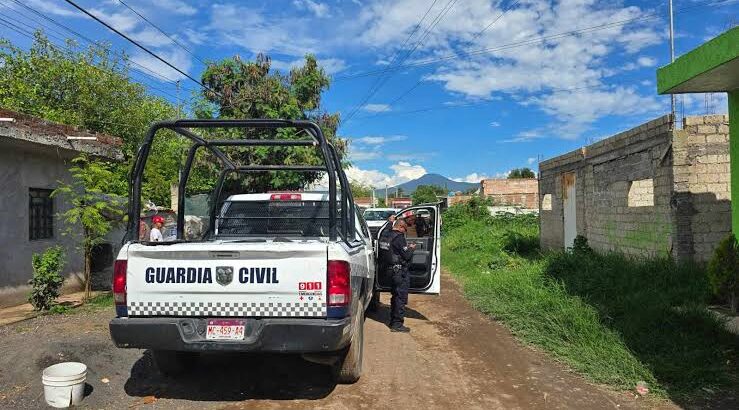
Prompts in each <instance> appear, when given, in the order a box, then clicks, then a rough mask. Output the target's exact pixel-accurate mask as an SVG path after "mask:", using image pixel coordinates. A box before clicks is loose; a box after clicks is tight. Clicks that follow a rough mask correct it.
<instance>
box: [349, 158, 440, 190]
mask: <svg viewBox="0 0 739 410" xmlns="http://www.w3.org/2000/svg"><path fill="white" fill-rule="evenodd" d="M390 169H391V170H392V173H385V172H382V171H378V170H376V169H369V170H365V169H361V168H359V167H357V166H350V167H349V168H347V169H346V170H345V171H346V175H347V178H349V180H350V181H357V182H361V183H362V184H365V185H369V186H372V187H375V188H378V189H379V188H384V187H385V186H395V185H398V184H402V183H404V182H408V181H411V180H414V179H417V178H420V177H422V176H424V175H426V169H425V168H424V167H423V166H421V165H413V164H411V163H409V162H404V161H400V162H398V163H396V164H393V165H391V166H390Z"/></svg>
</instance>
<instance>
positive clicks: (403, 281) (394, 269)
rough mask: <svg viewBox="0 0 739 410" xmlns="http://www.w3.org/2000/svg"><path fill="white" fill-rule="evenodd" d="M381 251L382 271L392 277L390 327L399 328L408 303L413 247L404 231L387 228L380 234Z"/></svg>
mask: <svg viewBox="0 0 739 410" xmlns="http://www.w3.org/2000/svg"><path fill="white" fill-rule="evenodd" d="M379 251H380V267H381V269H382V272H383V273H384V274H385V275H387V276H388V277H391V278H392V281H391V283H392V298H391V299H390V328H399V327H401V326H403V317H404V316H405V305H406V304H407V303H408V287H409V286H410V275H409V274H408V263H409V262H410V261H411V258H412V257H413V249H410V248H409V247H408V244H407V243H406V241H405V235H404V234H403V233H402V232H398V231H395V230H389V232H388V230H386V231H385V232H383V234H382V236H380V240H379Z"/></svg>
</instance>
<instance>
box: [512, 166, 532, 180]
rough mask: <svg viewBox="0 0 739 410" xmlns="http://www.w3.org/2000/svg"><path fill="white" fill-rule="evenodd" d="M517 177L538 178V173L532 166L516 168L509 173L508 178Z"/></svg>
mask: <svg viewBox="0 0 739 410" xmlns="http://www.w3.org/2000/svg"><path fill="white" fill-rule="evenodd" d="M516 178H536V173H534V171H532V170H531V168H515V169H512V170H511V173H510V174H508V179H516Z"/></svg>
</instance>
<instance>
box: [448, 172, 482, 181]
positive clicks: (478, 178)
mask: <svg viewBox="0 0 739 410" xmlns="http://www.w3.org/2000/svg"><path fill="white" fill-rule="evenodd" d="M483 179H490V177H489V176H487V175H485V174H481V173H477V172H473V173H471V174H469V175H467V176H466V177H464V178H452V181H457V182H471V183H475V184H477V183H480V181H482V180H483Z"/></svg>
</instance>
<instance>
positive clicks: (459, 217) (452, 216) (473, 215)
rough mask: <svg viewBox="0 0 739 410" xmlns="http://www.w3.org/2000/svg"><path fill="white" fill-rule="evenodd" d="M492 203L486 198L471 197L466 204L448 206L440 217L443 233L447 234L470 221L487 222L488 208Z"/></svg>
mask: <svg viewBox="0 0 739 410" xmlns="http://www.w3.org/2000/svg"><path fill="white" fill-rule="evenodd" d="M490 205H492V201H491V200H490V199H488V198H483V197H480V196H473V197H472V198H470V200H468V201H466V202H461V203H458V204H455V205H452V206H450V207H449V208H447V210H446V211H444V214H443V215H442V221H443V224H442V226H441V228H442V230H443V231H444V232H449V231H451V230H454V229H456V228H459V227H461V226H463V225H464V224H466V223H468V222H470V221H487V220H488V219H490V218H491V216H490V211H489V210H488V206H490Z"/></svg>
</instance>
